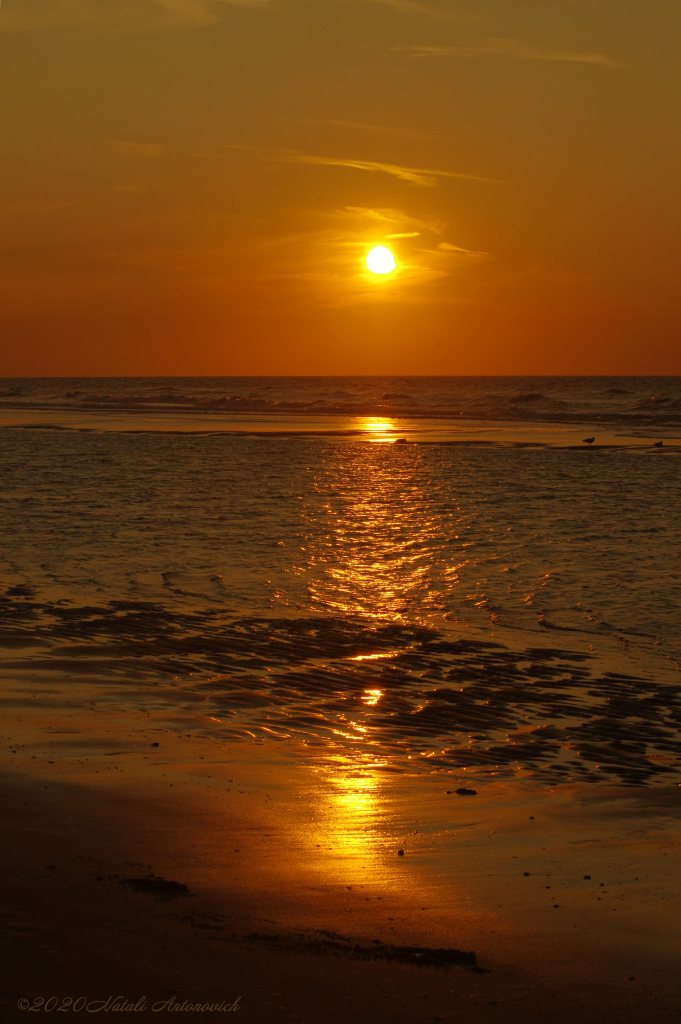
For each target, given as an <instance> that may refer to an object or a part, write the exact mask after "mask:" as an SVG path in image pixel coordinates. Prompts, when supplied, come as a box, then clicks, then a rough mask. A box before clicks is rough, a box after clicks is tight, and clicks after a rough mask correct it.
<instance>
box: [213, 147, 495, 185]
mask: <svg viewBox="0 0 681 1024" xmlns="http://www.w3.org/2000/svg"><path fill="white" fill-rule="evenodd" d="M224 148H225V149H232V150H241V151H244V152H248V153H252V154H253V155H254V156H257V157H259V158H260V159H261V160H266V161H269V162H272V163H286V164H303V165H308V166H314V167H346V168H348V169H349V170H354V171H367V172H368V173H370V174H388V175H391V176H392V177H394V178H399V179H400V180H401V181H407V182H409V183H410V184H412V185H420V186H422V187H425V188H432V187H433V186H434V185H436V184H437V181H438V179H439V178H463V179H465V180H468V181H485V182H491V181H493V180H494V179H492V178H481V177H478V176H477V175H475V174H461V173H459V172H456V171H438V170H433V169H430V168H423V167H403V166H401V165H400V164H387V163H381V162H379V161H377V160H355V159H352V158H349V157H330V156H316V155H314V154H312V153H298V152H296V151H295V150H288V149H271V150H263V149H257V148H256V147H252V146H243V145H239V144H227V145H226V146H225V147H224Z"/></svg>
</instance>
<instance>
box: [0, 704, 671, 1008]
mask: <svg viewBox="0 0 681 1024" xmlns="http://www.w3.org/2000/svg"><path fill="white" fill-rule="evenodd" d="M15 717H16V721H15V722H14V723H11V733H10V736H8V737H3V762H4V764H3V772H2V782H1V785H2V829H3V837H4V841H3V844H2V877H3V880H4V889H5V898H4V900H3V915H2V920H3V925H2V941H3V954H2V962H3V983H2V1003H3V1009H2V1015H3V1016H2V1019H3V1020H7V1021H11V1022H14V1021H20V1020H24V1019H26V1014H27V1012H29V1010H28V1009H26V1010H22V1009H20V1006H23V1005H26V1004H25V1003H20V1001H21V1000H28V1005H29V1006H36V1007H38V1008H39V1007H42V1006H44V1005H45V1004H46V1003H47V1001H48V1000H49V999H51V998H52V999H53V1004H51V1005H54V998H53V997H55V996H56V997H57V1000H58V1005H67V1006H70V1005H71V1004H68V1003H67V1004H64V1000H68V999H72V1000H73V1001H74V1002H75V1001H76V1000H78V999H79V998H80V999H81V1001H82V997H83V996H84V997H85V998H86V1000H87V1004H88V1006H89V1007H90V1010H89V1012H95V1010H97V1007H100V1009H99V1010H97V1012H104V1013H110V1012H116V1013H117V1014H118V1016H117V1018H116V1019H130V1020H133V1019H147V1018H148V1017H149V1016H150V1015H151V1014H154V1013H159V1014H164V1013H169V1012H182V1013H183V1014H184V1016H183V1018H182V1019H188V1020H192V1019H196V1020H199V1019H205V1017H206V1013H207V1012H208V1011H206V1010H198V1009H196V1007H197V1006H198V1005H199V1004H200V1005H202V1006H204V1005H205V1006H212V1007H213V1008H214V1009H213V1012H239V1013H240V1014H241V1019H246V1020H251V1021H255V1022H263V1024H265V1022H270V1021H275V1020H285V1021H292V1022H293V1021H296V1022H297V1021H301V1022H302V1021H307V1022H310V1024H316V1022H317V1021H331V1022H335V1021H339V1022H340V1021H351V1020H355V1019H363V1020H367V1021H371V1022H377V1024H379V1022H384V1021H385V1022H388V1021H431V1020H433V1021H435V1020H453V1019H457V1018H458V1019H460V1018H462V1017H465V1019H466V1020H471V1021H492V1020H503V1021H526V1020H531V1019H534V1020H538V1021H568V1020H570V1021H571V1020H575V1019H581V1020H587V1021H596V1020H608V1021H620V1020H621V1021H629V1020H631V1021H648V1020H650V1021H653V1020H654V1021H660V1020H676V1019H677V1017H678V1001H677V996H678V979H677V974H676V969H675V964H676V950H677V946H678V938H679V921H678V912H677V909H676V908H677V904H678V901H679V898H681V892H680V887H679V880H678V873H677V872H676V870H675V865H676V864H677V858H678V852H679V848H680V844H679V828H678V826H679V815H680V813H681V790H680V789H679V787H678V785H677V784H676V783H674V784H673V785H666V786H649V787H616V786H593V785H590V786H580V785H574V786H570V785H563V786H558V787H549V786H546V787H541V786H537V785H536V784H530V783H529V782H528V783H527V784H523V782H522V780H517V779H514V780H506V781H502V782H496V783H495V782H489V781H486V782H485V781H483V783H482V785H480V784H479V783H476V789H475V795H472V794H461V795H460V794H458V793H456V791H455V790H453V789H452V788H451V787H450V784H448V783H447V780H446V778H444V777H442V778H440V777H438V776H433V775H423V774H421V775H419V774H416V773H415V774H414V775H412V776H405V775H399V776H391V775H389V774H388V775H384V776H380V775H379V774H378V773H374V774H369V773H365V774H363V775H357V774H356V775H354V776H344V777H340V778H339V776H338V774H337V773H333V772H331V771H326V772H325V771H324V769H323V768H322V769H319V768H317V769H315V770H313V769H312V768H311V767H310V766H309V765H306V764H305V763H304V762H303V760H302V759H301V760H300V761H298V762H296V761H295V759H291V758H290V756H286V757H283V756H282V753H281V750H280V749H278V748H277V747H276V746H275V745H274V744H272V745H271V746H267V745H265V746H263V745H258V746H255V745H250V746H249V745H248V744H243V743H238V744H229V745H228V744H227V743H226V741H216V740H210V739H206V738H205V737H200V738H199V737H194V736H192V735H187V734H185V733H180V732H178V731H169V730H167V729H165V728H162V724H163V723H158V722H155V721H154V720H153V718H152V719H150V718H149V716H144V715H139V714H135V713H134V712H130V711H128V712H126V713H125V714H119V715H116V714H114V713H112V712H100V713H98V712H96V711H92V710H78V709H73V710H71V711H69V712H68V713H63V714H62V715H60V716H57V718H56V719H55V716H54V715H53V714H51V715H49V716H47V715H45V713H44V712H40V711H34V712H32V711H30V710H28V709H27V710H22V711H21V713H20V715H19V714H17V715H16V716H15ZM8 722H9V718H8ZM157 744H158V745H157ZM459 788H464V787H459ZM470 788H473V787H472V786H471V787H470ZM447 790H449V792H448V791H447ZM400 850H402V851H403V854H401V855H400V853H399V851H400ZM170 883H174V884H170ZM117 997H119V998H118V999H117ZM41 999H43V1000H45V1004H40V1002H39V1001H40V1000H41ZM110 999H112V1000H113V1002H109V1000H110ZM140 1000H142V1002H140ZM178 1006H179V1007H180V1008H181V1007H183V1006H184V1009H180V1010H179V1011H178V1010H177V1009H176V1007H178ZM134 1007H137V1009H135V1008H134ZM192 1007H194V1008H193V1009H192ZM227 1007H232V1009H229V1010H228V1009H227ZM220 1008H222V1009H221V1010H220ZM39 1012H40V1011H39ZM42 1012H44V1011H42ZM145 1015H146V1018H145Z"/></svg>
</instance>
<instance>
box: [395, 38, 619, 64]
mask: <svg viewBox="0 0 681 1024" xmlns="http://www.w3.org/2000/svg"><path fill="white" fill-rule="evenodd" d="M395 49H396V50H401V51H403V52H406V53H410V54H411V55H412V56H414V57H510V58H511V59H513V60H528V61H567V62H571V63H575V64H598V65H600V66H601V67H606V68H621V67H626V65H625V64H622V63H620V62H619V61H616V60H613V59H612V58H611V57H607V56H606V55H605V54H603V53H589V52H588V51H577V50H559V49H556V48H554V47H550V46H535V45H534V44H533V43H523V42H521V41H520V40H518V39H500V38H497V37H493V36H487V37H486V38H485V39H477V40H468V41H465V42H461V43H456V44H455V45H452V46H400V47H395Z"/></svg>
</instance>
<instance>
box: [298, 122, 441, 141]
mask: <svg viewBox="0 0 681 1024" xmlns="http://www.w3.org/2000/svg"><path fill="white" fill-rule="evenodd" d="M295 120H296V121H298V122H304V123H305V124H318V125H321V126H322V127H325V128H342V129H345V130H347V131H355V132H365V133H369V134H375V133H378V134H380V135H394V136H397V137H398V138H402V139H436V138H441V137H442V136H441V135H438V134H436V133H435V132H421V131H416V130H415V129H413V128H396V127H394V126H392V125H384V124H365V123H364V122H363V121H337V120H334V119H333V118H330V117H301V118H295Z"/></svg>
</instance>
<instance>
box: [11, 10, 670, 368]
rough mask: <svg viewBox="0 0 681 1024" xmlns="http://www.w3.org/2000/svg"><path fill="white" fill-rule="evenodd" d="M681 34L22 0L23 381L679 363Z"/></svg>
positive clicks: (496, 17)
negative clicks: (370, 267)
mask: <svg viewBox="0 0 681 1024" xmlns="http://www.w3.org/2000/svg"><path fill="white" fill-rule="evenodd" d="M679 38H681V5H680V4H679V3H678V0H673V2H672V0H648V2H647V3H645V4H644V3H642V2H640V0H602V2H599V3H594V0H561V2H558V0H471V2H469V3H467V4H466V3H461V4H459V3H454V2H452V0H433V2H432V3H430V2H429V0H424V2H421V0H269V2H267V0H240V2H236V0H235V2H229V0H3V2H2V8H1V9H0V84H1V89H0V124H1V127H0V131H1V137H2V140H3V141H2V148H3V159H2V163H1V165H0V182H1V185H2V188H1V191H0V211H1V218H2V220H1V223H2V232H1V235H0V260H1V266H2V274H1V276H0V375H52V374H54V375H81V374H85V375H90V374H93V375H100V374H101V375H107V374H114V375H127V374H253V373H255V374H258V373H260V374H269V373H272V374H300V373H315V374H317V373H318V374H324V373H339V374H344V373H427V374H430V373H447V374H452V373H453V374H457V373H464V374H467V373H502V374H503V373H674V374H678V373H681V331H680V327H681V287H680V286H679V282H680V269H681V266H680V264H681V260H680V258H679V244H678V238H679V233H680V232H679V229H680V223H679V221H680V217H679V177H680V172H681V161H680V160H679V149H680V146H681V142H680V133H679V123H680V122H681V117H680V114H681V111H680V110H679V107H680V106H681V102H680V98H681V91H680V88H679V77H680V74H681V71H680V68H681V62H679V60H678V40H679ZM374 244H384V245H387V246H389V247H390V248H391V249H392V250H393V252H394V254H395V257H396V259H397V262H398V270H397V271H396V273H395V274H393V275H390V276H389V277H386V278H379V277H376V276H374V275H371V274H369V273H368V272H367V270H366V268H365V266H364V257H365V256H366V253H367V251H368V250H369V248H371V246H372V245H374Z"/></svg>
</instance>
